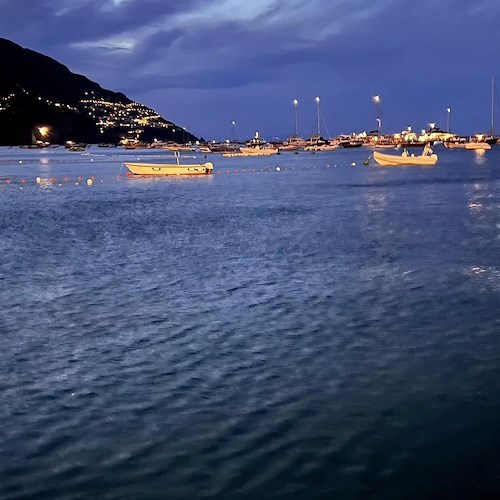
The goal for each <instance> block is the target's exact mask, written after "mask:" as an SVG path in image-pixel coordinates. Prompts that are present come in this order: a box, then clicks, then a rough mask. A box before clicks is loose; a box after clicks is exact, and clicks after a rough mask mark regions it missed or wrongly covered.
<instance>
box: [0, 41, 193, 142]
mask: <svg viewBox="0 0 500 500" xmlns="http://www.w3.org/2000/svg"><path fill="white" fill-rule="evenodd" d="M0 59H1V61H2V63H3V64H2V66H3V69H2V72H0V145H18V144H30V143H32V142H34V141H36V140H43V141H47V142H50V143H53V144H62V143H64V142H66V141H69V140H72V141H77V142H86V143H97V142H118V141H120V140H121V139H125V138H128V139H139V140H141V141H148V142H149V141H153V140H154V139H157V140H161V141H168V140H173V141H176V142H187V141H193V140H196V137H194V136H193V135H192V134H190V133H189V132H186V131H184V130H183V129H182V128H181V127H178V126H176V125H175V124H174V123H172V122H170V121H168V120H165V119H164V118H163V117H161V116H160V115H158V114H157V113H156V112H155V111H153V110H152V109H150V108H147V107H146V106H144V105H142V104H140V103H136V102H133V101H131V100H130V99H129V98H128V97H127V96H125V95H124V94H122V93H120V92H113V91H111V90H107V89H103V88H102V87H101V86H100V85H99V84H97V83H95V82H93V81H91V80H89V79H88V78H86V77H85V76H82V75H77V74H75V73H72V72H71V71H70V70H69V69H68V68H67V67H66V66H64V65H63V64H61V63H59V62H57V61H56V60H54V59H52V58H50V57H47V56H45V55H43V54H40V53H38V52H35V51H33V50H29V49H25V48H23V47H21V46H19V45H17V44H15V43H13V42H11V41H9V40H6V39H4V38H0Z"/></svg>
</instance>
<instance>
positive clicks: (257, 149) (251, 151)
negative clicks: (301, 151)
mask: <svg viewBox="0 0 500 500" xmlns="http://www.w3.org/2000/svg"><path fill="white" fill-rule="evenodd" d="M240 151H241V153H242V154H243V155H245V156H257V155H276V154H278V153H279V149H278V148H273V147H272V146H265V147H261V146H260V145H258V144H257V145H256V146H250V147H246V148H240Z"/></svg>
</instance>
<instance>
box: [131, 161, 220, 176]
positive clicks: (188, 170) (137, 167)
mask: <svg viewBox="0 0 500 500" xmlns="http://www.w3.org/2000/svg"><path fill="white" fill-rule="evenodd" d="M124 165H125V166H126V167H127V168H128V169H129V170H130V172H131V173H132V174H133V175H140V176H146V175H148V176H150V175H155V176H158V175H209V174H211V173H213V169H214V166H213V164H212V163H211V162H207V163H198V164H191V165H188V164H184V165H183V164H182V163H129V162H124Z"/></svg>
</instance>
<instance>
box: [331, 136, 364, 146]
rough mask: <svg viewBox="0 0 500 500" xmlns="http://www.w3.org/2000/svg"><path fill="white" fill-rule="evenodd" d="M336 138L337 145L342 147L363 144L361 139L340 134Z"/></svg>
mask: <svg viewBox="0 0 500 500" xmlns="http://www.w3.org/2000/svg"><path fill="white" fill-rule="evenodd" d="M337 140H338V145H339V146H340V147H342V148H360V147H361V146H362V145H363V141H362V140H361V139H356V138H354V137H346V136H340V137H338V139H337Z"/></svg>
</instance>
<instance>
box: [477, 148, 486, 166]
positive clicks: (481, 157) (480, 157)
mask: <svg viewBox="0 0 500 500" xmlns="http://www.w3.org/2000/svg"><path fill="white" fill-rule="evenodd" d="M474 163H475V164H476V165H484V164H485V163H486V151H485V150H484V149H476V150H474Z"/></svg>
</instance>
